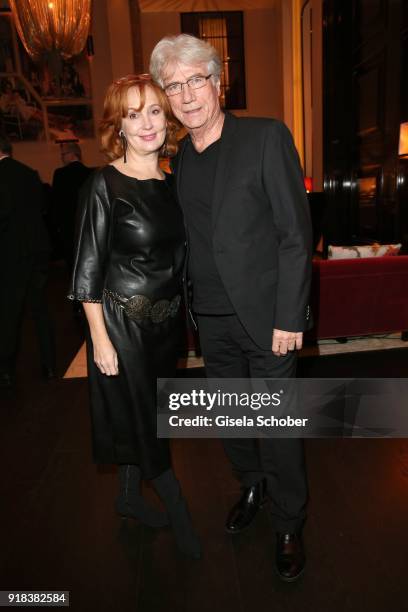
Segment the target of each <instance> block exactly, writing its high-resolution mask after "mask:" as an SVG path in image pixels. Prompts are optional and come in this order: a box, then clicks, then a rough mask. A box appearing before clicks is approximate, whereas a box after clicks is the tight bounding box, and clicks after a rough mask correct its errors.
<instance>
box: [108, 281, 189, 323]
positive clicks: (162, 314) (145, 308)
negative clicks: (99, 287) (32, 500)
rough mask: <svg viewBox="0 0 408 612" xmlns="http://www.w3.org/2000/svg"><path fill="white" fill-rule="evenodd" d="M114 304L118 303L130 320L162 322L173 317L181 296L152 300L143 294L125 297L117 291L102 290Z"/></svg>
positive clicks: (178, 306)
mask: <svg viewBox="0 0 408 612" xmlns="http://www.w3.org/2000/svg"><path fill="white" fill-rule="evenodd" d="M103 292H104V294H105V295H106V296H108V297H109V298H110V299H111V300H112V301H113V302H115V304H118V306H120V307H121V308H123V310H124V311H125V313H126V315H127V316H128V317H129V319H132V321H136V322H138V323H140V322H141V321H143V320H144V319H149V318H150V319H151V320H152V321H153V323H162V322H163V321H165V320H166V319H167V318H168V317H175V316H176V314H177V312H178V310H179V308H180V303H181V296H180V295H176V296H174V298H172V299H171V300H157V302H152V300H150V298H148V297H146V296H145V295H139V294H138V295H132V297H130V298H125V297H124V296H123V295H120V294H119V293H115V292H114V291H109V289H104V290H103Z"/></svg>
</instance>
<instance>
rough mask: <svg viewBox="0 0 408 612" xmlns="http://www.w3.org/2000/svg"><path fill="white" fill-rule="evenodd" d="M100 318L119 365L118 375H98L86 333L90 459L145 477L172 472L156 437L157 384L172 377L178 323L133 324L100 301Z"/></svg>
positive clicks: (112, 305)
mask: <svg viewBox="0 0 408 612" xmlns="http://www.w3.org/2000/svg"><path fill="white" fill-rule="evenodd" d="M103 314H104V318H105V324H106V328H107V331H108V334H109V337H110V339H111V341H112V344H113V345H114V347H115V349H116V351H117V354H118V362H119V374H118V376H106V375H105V374H102V373H101V372H100V371H99V369H98V368H97V366H96V365H95V363H94V358H93V345H92V340H91V338H90V335H89V331H88V334H87V361H88V377H89V389H90V395H91V419H92V437H93V456H94V460H95V462H96V463H117V464H121V463H124V464H136V465H138V466H139V467H140V469H141V472H142V475H143V478H145V479H151V478H155V477H156V476H158V475H159V474H161V473H162V472H163V471H165V470H166V469H168V468H169V467H170V454H169V441H168V440H167V439H158V438H157V433H156V429H157V409H156V381H157V378H171V377H174V376H175V372H176V365H177V357H178V355H179V350H180V347H181V329H182V325H181V318H180V316H179V315H177V316H176V317H168V318H167V319H166V320H165V321H163V322H161V323H154V322H152V321H151V319H148V320H145V321H143V322H141V323H137V322H135V321H132V320H131V319H129V318H128V316H127V315H126V313H125V312H124V310H123V309H122V308H121V307H120V306H119V305H118V304H117V303H116V302H113V301H112V300H111V299H110V298H109V297H106V296H104V301H103Z"/></svg>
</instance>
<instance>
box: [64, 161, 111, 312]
mask: <svg viewBox="0 0 408 612" xmlns="http://www.w3.org/2000/svg"><path fill="white" fill-rule="evenodd" d="M110 225H111V203H110V201H109V196H108V191H107V187H106V183H105V178H104V176H103V172H102V171H101V170H100V171H99V172H96V173H95V174H94V175H93V176H92V177H91V178H90V179H89V180H88V181H87V182H86V183H85V185H84V186H83V188H82V189H81V192H80V196H79V217H78V225H77V238H76V247H75V257H74V267H73V272H72V279H71V286H70V291H69V294H68V297H69V299H71V300H78V301H80V302H102V292H103V288H104V282H105V275H106V267H107V263H108V259H109V239H110Z"/></svg>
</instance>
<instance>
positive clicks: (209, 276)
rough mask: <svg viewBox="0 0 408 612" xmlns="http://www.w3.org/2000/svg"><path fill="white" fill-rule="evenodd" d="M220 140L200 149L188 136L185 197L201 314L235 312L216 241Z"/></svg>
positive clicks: (190, 262)
mask: <svg viewBox="0 0 408 612" xmlns="http://www.w3.org/2000/svg"><path fill="white" fill-rule="evenodd" d="M219 143H220V140H216V141H215V142H213V143H212V144H210V145H209V146H208V147H207V148H206V149H204V151H202V152H201V153H198V152H197V151H196V150H195V148H194V145H193V143H192V142H191V140H190V139H189V138H188V140H187V144H186V148H185V151H184V155H183V170H182V173H181V183H180V189H181V197H182V201H183V202H184V203H185V206H184V213H185V217H186V223H187V228H188V238H189V259H188V275H189V278H190V280H191V281H192V284H193V310H194V311H195V312H197V313H200V314H233V313H234V308H233V306H232V304H231V302H230V300H229V298H228V295H227V293H226V291H225V288H224V285H223V283H222V280H221V278H220V275H219V273H218V270H217V266H216V264H215V259H214V253H213V244H212V222H211V214H212V192H213V187H214V178H215V171H216V167H217V159H218V150H219Z"/></svg>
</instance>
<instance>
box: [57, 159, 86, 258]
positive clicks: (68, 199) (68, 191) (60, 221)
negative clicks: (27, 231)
mask: <svg viewBox="0 0 408 612" xmlns="http://www.w3.org/2000/svg"><path fill="white" fill-rule="evenodd" d="M93 171H94V168H88V167H87V166H85V165H84V164H83V163H82V162H80V161H75V162H71V163H70V164H68V165H67V166H63V167H62V168H57V169H56V170H55V172H54V176H53V179H52V201H53V209H54V210H53V216H54V219H55V223H56V225H57V227H58V229H59V232H60V234H61V237H62V240H63V243H64V244H63V246H64V248H68V249H69V250H71V249H72V248H73V241H74V236H75V226H76V215H77V208H78V196H79V191H80V189H81V187H82V185H83V184H84V183H85V181H86V179H87V178H88V176H89V175H90V174H91V173H92V172H93Z"/></svg>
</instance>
